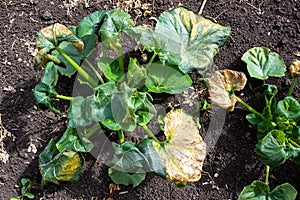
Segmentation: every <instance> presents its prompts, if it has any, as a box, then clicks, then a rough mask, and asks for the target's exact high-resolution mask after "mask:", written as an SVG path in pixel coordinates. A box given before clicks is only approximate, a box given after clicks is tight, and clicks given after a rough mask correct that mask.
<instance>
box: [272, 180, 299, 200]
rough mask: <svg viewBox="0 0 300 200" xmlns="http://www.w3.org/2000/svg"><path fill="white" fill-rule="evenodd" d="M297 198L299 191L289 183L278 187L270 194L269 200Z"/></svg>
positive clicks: (292, 199) (291, 199)
mask: <svg viewBox="0 0 300 200" xmlns="http://www.w3.org/2000/svg"><path fill="white" fill-rule="evenodd" d="M296 197H297V190H296V189H295V188H294V187H293V186H292V185H291V184H289V183H284V184H281V185H279V186H277V187H276V188H275V189H274V190H273V191H272V192H270V194H269V196H268V199H270V200H294V199H296Z"/></svg>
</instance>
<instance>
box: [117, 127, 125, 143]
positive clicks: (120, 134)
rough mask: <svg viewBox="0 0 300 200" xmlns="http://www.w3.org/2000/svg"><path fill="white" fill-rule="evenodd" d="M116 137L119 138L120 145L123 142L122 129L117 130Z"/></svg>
mask: <svg viewBox="0 0 300 200" xmlns="http://www.w3.org/2000/svg"><path fill="white" fill-rule="evenodd" d="M118 136H119V140H120V143H123V142H125V139H124V133H123V131H122V129H120V130H118Z"/></svg>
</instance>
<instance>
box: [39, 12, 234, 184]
mask: <svg viewBox="0 0 300 200" xmlns="http://www.w3.org/2000/svg"><path fill="white" fill-rule="evenodd" d="M121 34H126V35H127V36H128V37H130V38H132V39H134V40H137V41H138V42H139V43H140V44H141V45H142V46H143V48H144V49H145V51H146V52H147V53H148V55H151V56H150V59H149V60H147V61H146V64H145V65H141V64H140V62H141V61H142V60H143V59H141V58H140V57H138V58H133V57H131V55H130V53H129V54H128V55H127V57H129V58H128V60H125V58H124V56H123V48H124V47H123V44H122V37H121ZM229 34H230V28H229V27H226V26H222V25H220V24H217V23H215V22H213V21H211V20H209V19H207V18H205V17H203V16H202V15H198V14H195V13H194V12H192V11H190V10H189V9H187V8H185V7H182V6H180V7H177V8H174V9H171V10H168V11H166V12H164V13H162V15H161V16H160V17H159V18H158V20H157V24H156V27H155V29H154V30H152V29H150V28H147V27H143V26H134V23H133V21H132V20H131V19H130V16H129V14H127V13H124V12H121V11H120V10H119V9H116V10H109V11H106V10H103V11H97V12H95V13H92V14H90V15H88V16H86V17H85V18H84V19H83V20H82V21H81V22H80V23H79V25H78V26H72V27H66V26H64V25H62V24H53V25H51V26H49V27H46V28H44V29H42V30H40V31H39V32H38V33H37V47H38V53H37V55H36V57H35V68H36V69H37V70H41V69H44V74H43V77H42V80H41V82H40V83H39V84H38V85H37V86H36V87H35V88H34V90H33V94H34V97H35V99H36V101H37V103H38V104H39V105H40V106H45V107H46V108H49V109H51V110H52V111H53V112H55V113H57V114H59V113H60V111H59V110H58V109H56V108H55V106H54V104H53V102H55V101H57V100H59V99H60V100H68V101H70V107H69V110H68V127H67V129H66V131H65V133H64V135H63V136H62V137H61V139H60V140H59V141H58V142H55V141H54V140H53V139H52V140H51V141H50V143H49V144H48V146H47V147H46V148H45V149H44V151H43V152H42V153H41V154H40V157H39V167H40V172H41V174H42V182H43V183H44V184H45V183H47V182H53V183H55V184H59V182H61V181H74V180H78V179H79V175H80V172H81V170H82V165H83V163H84V159H83V155H82V153H87V152H90V151H91V150H92V148H93V143H92V142H91V141H90V140H89V138H90V137H91V136H92V135H93V134H94V133H95V132H96V131H97V130H99V129H100V128H101V129H103V130H109V131H115V132H116V134H117V135H118V138H119V139H118V141H115V142H114V143H113V148H114V149H115V155H114V157H113V160H111V161H109V162H108V163H109V165H110V166H111V167H110V168H109V175H110V177H111V178H112V180H113V181H114V182H115V183H117V184H124V185H129V184H132V185H133V186H134V187H135V186H137V185H139V184H140V183H141V181H142V180H144V179H145V176H146V173H147V172H150V173H152V174H155V175H158V176H160V177H162V178H166V179H168V180H173V181H174V182H175V183H176V184H177V185H178V186H183V185H186V184H187V183H188V182H191V181H198V180H199V179H200V177H201V171H202V165H203V161H204V158H205V152H206V145H205V143H204V142H203V140H202V138H201V136H200V135H199V131H198V129H197V124H196V123H195V122H194V120H193V119H192V117H191V116H189V115H187V114H186V113H185V112H184V111H182V110H175V111H171V112H169V113H168V114H167V115H166V116H165V118H164V133H165V136H166V140H165V141H159V140H158V139H157V138H156V136H155V134H156V133H152V131H151V130H150V129H149V128H148V126H147V124H148V123H149V122H150V121H151V120H152V118H153V116H154V114H155V113H156V109H155V107H154V105H153V98H152V96H151V94H152V93H168V94H170V95H172V94H180V93H182V92H183V91H185V90H186V89H188V88H189V87H190V86H191V85H192V79H191V78H190V76H189V73H190V72H192V71H198V72H200V73H202V72H204V71H206V70H207V69H208V68H209V67H210V66H211V65H212V62H213V57H214V55H215V54H216V53H217V52H218V50H219V48H220V47H221V46H223V45H224V44H225V42H226V40H227V38H228V37H229ZM170 35H171V36H172V39H170ZM99 43H101V45H102V48H101V53H100V56H99V57H98V58H97V60H98V61H97V62H98V63H97V66H93V63H91V62H89V60H88V59H87V58H88V56H89V54H90V53H91V52H92V51H93V50H94V49H95V48H96V46H97V45H98V44H99ZM98 50H99V49H98ZM111 52H113V53H114V55H118V56H117V59H115V58H113V57H111V56H110V55H111ZM127 63H128V64H127ZM75 72H78V75H79V77H78V80H79V82H80V84H82V85H85V86H86V88H87V90H88V89H90V91H91V94H90V95H89V96H74V97H69V96H65V95H63V94H58V93H57V92H56V90H55V86H56V84H57V81H58V76H60V75H65V76H71V75H73V74H74V73H75ZM208 106H209V105H208V104H207V103H206V104H204V105H203V107H202V108H203V109H207V108H208ZM137 126H140V127H142V128H143V129H144V132H145V138H144V139H143V140H141V141H139V142H138V143H133V142H130V141H125V137H124V132H127V133H129V134H130V132H134V131H135V130H136V127H137Z"/></svg>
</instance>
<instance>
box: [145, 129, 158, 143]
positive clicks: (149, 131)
mask: <svg viewBox="0 0 300 200" xmlns="http://www.w3.org/2000/svg"><path fill="white" fill-rule="evenodd" d="M142 127H143V129H144V131H145V132H146V134H147V135H148V136H149V137H150V138H151V139H153V140H154V141H155V142H157V143H160V141H159V140H158V139H157V137H155V135H154V134H153V133H152V131H151V130H150V129H149V128H148V127H147V126H146V125H144V126H142Z"/></svg>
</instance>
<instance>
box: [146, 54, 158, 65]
mask: <svg viewBox="0 0 300 200" xmlns="http://www.w3.org/2000/svg"><path fill="white" fill-rule="evenodd" d="M156 56H157V53H154V54H153V55H152V57H151V59H150V60H149V62H148V64H147V67H150V65H151V64H152V63H153V61H154V59H155V58H156Z"/></svg>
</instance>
